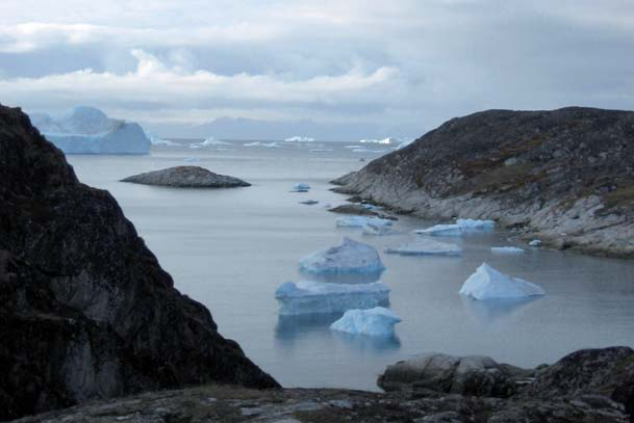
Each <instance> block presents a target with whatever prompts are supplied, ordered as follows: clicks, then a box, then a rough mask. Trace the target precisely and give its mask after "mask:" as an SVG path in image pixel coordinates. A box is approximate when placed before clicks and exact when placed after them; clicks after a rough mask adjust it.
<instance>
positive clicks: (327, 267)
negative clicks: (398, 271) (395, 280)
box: [299, 237, 385, 274]
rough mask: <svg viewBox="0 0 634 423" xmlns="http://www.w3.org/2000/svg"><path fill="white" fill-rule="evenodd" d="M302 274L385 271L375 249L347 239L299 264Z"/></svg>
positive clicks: (315, 253)
mask: <svg viewBox="0 0 634 423" xmlns="http://www.w3.org/2000/svg"><path fill="white" fill-rule="evenodd" d="M299 267H300V269H301V270H302V271H303V272H306V273H312V274H337V273H364V274H372V273H380V272H382V271H383V270H385V266H383V263H382V262H381V257H379V253H378V252H377V251H376V249H375V248H374V247H372V246H370V245H367V244H362V243H360V242H357V241H355V240H353V239H350V238H348V237H344V239H343V242H342V243H341V244H340V245H337V246H335V247H330V248H327V249H325V250H319V251H316V252H314V253H313V254H311V255H309V256H307V257H304V258H303V259H301V260H300V262H299Z"/></svg>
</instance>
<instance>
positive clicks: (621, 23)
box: [0, 0, 634, 140]
mask: <svg viewBox="0 0 634 423" xmlns="http://www.w3.org/2000/svg"><path fill="white" fill-rule="evenodd" d="M0 103H2V104H6V105H10V106H20V107H22V108H24V109H25V110H26V111H27V112H34V111H41V112H47V113H51V114H59V113H62V112H64V111H66V110H68V109H70V108H72V107H74V106H77V105H91V106H95V107H99V108H101V109H102V110H104V111H105V112H106V113H108V114H109V115H111V116H114V117H117V118H123V119H127V120H133V121H138V122H140V123H141V124H142V125H144V127H145V128H146V129H148V130H150V131H153V132H157V133H158V134H159V135H166V136H179V135H182V136H189V135H192V134H193V135H196V131H198V132H200V131H203V132H204V131H213V129H214V125H213V121H214V120H215V119H219V118H226V117H229V118H240V119H235V125H240V122H242V123H244V122H245V121H244V119H249V122H250V123H251V124H252V126H253V128H255V129H254V130H255V131H257V128H258V126H257V124H253V123H254V122H255V123H257V122H266V123H267V124H268V126H267V127H271V125H273V126H275V127H276V128H278V129H279V128H280V127H284V125H286V124H288V127H289V128H291V127H292V128H293V129H292V130H293V131H294V132H302V131H306V132H312V133H301V134H295V135H302V136H314V135H315V133H317V134H319V133H320V131H321V130H322V129H324V128H329V129H330V132H329V134H331V133H332V132H333V130H335V132H336V130H339V131H340V132H341V135H340V137H341V139H342V140H343V139H349V138H354V137H380V136H388V135H392V136H397V137H404V138H407V137H417V136H420V135H422V134H423V133H424V132H426V131H427V130H430V129H433V128H434V127H436V126H438V125H439V124H441V123H442V122H444V121H446V120H448V119H450V118H453V117H456V116H461V115H465V114H468V113H472V112H475V111H479V110H484V109H492V108H495V109H498V108H508V109H552V108H558V107H564V106H571V105H580V106H593V107H604V108H614V109H634V1H632V0H601V1H598V0H556V1H553V0H531V1H523V0H522V1H520V0H381V1H379V0H339V1H319V0H311V1H304V0H258V1H254V0H242V1H235V0H233V1H225V0H178V1H177V0H170V1H168V0H108V1H100V2H90V1H86V0H54V1H53V0H50V1H49V0H0ZM223 122H225V123H226V122H227V119H224V120H223ZM225 126H226V125H225ZM320 128H321V129H320ZM225 129H226V128H225ZM326 132H327V131H326ZM200 135H214V134H202V133H201V134H200Z"/></svg>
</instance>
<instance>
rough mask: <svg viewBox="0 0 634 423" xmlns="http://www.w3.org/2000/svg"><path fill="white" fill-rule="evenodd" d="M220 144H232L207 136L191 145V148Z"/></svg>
mask: <svg viewBox="0 0 634 423" xmlns="http://www.w3.org/2000/svg"><path fill="white" fill-rule="evenodd" d="M219 145H231V144H230V143H228V142H226V141H220V140H217V139H215V138H214V137H207V138H206V139H205V141H203V142H196V143H192V144H190V145H189V148H205V147H216V146H219Z"/></svg>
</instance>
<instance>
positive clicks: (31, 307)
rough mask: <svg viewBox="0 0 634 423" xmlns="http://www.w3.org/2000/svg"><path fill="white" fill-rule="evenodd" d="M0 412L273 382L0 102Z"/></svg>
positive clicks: (116, 212)
mask: <svg viewBox="0 0 634 423" xmlns="http://www.w3.org/2000/svg"><path fill="white" fill-rule="evenodd" d="M0 305H1V306H0V421H2V420H9V419H14V418H17V417H20V416H24V415H29V414H35V413H38V412H42V411H46V410H51V409H56V408H62V407H68V406H72V405H74V404H78V403H82V402H85V401H88V400H91V399H97V398H109V397H116V396H122V395H129V394H134V393H138V392H141V391H147V390H157V389H166V388H180V387H186V386H191V385H196V384H202V383H211V382H216V383H231V384H238V385H244V386H248V387H253V388H272V387H278V386H279V385H278V384H277V382H276V381H275V380H273V379H272V378H271V377H270V376H269V375H267V374H266V373H264V372H262V371H261V370H260V369H259V368H258V367H257V366H256V365H255V364H253V363H252V362H251V361H250V360H249V359H248V358H247V357H246V356H245V355H244V353H243V352H242V350H241V348H240V346H239V345H238V344H237V343H236V342H234V341H231V340H228V339H225V338H223V337H222V336H221V335H220V334H219V333H218V330H217V327H216V324H215V323H214V321H213V319H212V317H211V314H210V313H209V310H207V309H206V308H205V307H204V306H203V305H201V304H200V303H198V302H196V301H194V300H192V299H190V298H188V297H187V296H185V295H182V294H181V293H180V292H178V290H176V289H175V288H174V282H173V280H172V278H171V277H170V275H169V274H168V273H166V272H165V271H164V270H163V269H162V268H161V266H160V265H159V263H158V261H157V259H156V257H155V256H154V254H152V252H150V250H148V248H147V247H146V246H145V243H144V242H143V240H142V239H141V238H139V236H138V235H137V233H136V230H135V229H134V226H133V225H132V223H130V221H128V220H127V219H126V218H125V216H124V215H123V212H122V211H121V208H120V207H119V205H118V204H117V202H116V201H115V199H114V198H113V197H112V196H111V195H110V194H109V193H108V192H107V191H102V190H99V189H95V188H91V187H88V186H86V185H84V184H82V183H80V182H79V181H78V180H77V177H76V176H75V173H74V171H73V168H72V167H71V166H69V165H68V163H66V160H65V158H64V155H63V154H62V152H61V151H60V150H58V149H57V148H56V147H54V146H53V145H52V144H51V143H49V142H48V141H46V140H45V139H44V138H43V137H42V136H41V135H40V134H39V132H38V131H37V130H36V129H35V128H33V126H31V123H30V122H29V119H28V117H27V116H26V115H25V114H23V113H22V112H21V111H20V110H19V109H10V108H7V107H3V106H0Z"/></svg>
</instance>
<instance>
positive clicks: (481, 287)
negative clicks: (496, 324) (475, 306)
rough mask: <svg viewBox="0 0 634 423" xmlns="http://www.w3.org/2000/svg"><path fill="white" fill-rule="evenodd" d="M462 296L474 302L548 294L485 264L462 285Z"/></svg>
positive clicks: (535, 286)
mask: <svg viewBox="0 0 634 423" xmlns="http://www.w3.org/2000/svg"><path fill="white" fill-rule="evenodd" d="M460 294H461V295H465V296H467V297H470V298H473V299H474V300H490V299H518V298H527V297H534V296H541V295H545V294H546V293H545V292H544V290H543V289H542V288H541V287H540V286H538V285H535V284H533V283H531V282H527V281H525V280H523V279H520V278H514V277H512V276H507V275H505V274H503V273H500V272H498V271H497V270H495V269H494V268H492V267H491V266H489V265H488V264H487V263H483V264H482V265H481V266H480V267H478V269H477V270H476V272H475V273H474V274H472V275H471V276H469V278H468V279H467V280H466V281H465V283H464V284H463V285H462V288H461V289H460Z"/></svg>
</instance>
